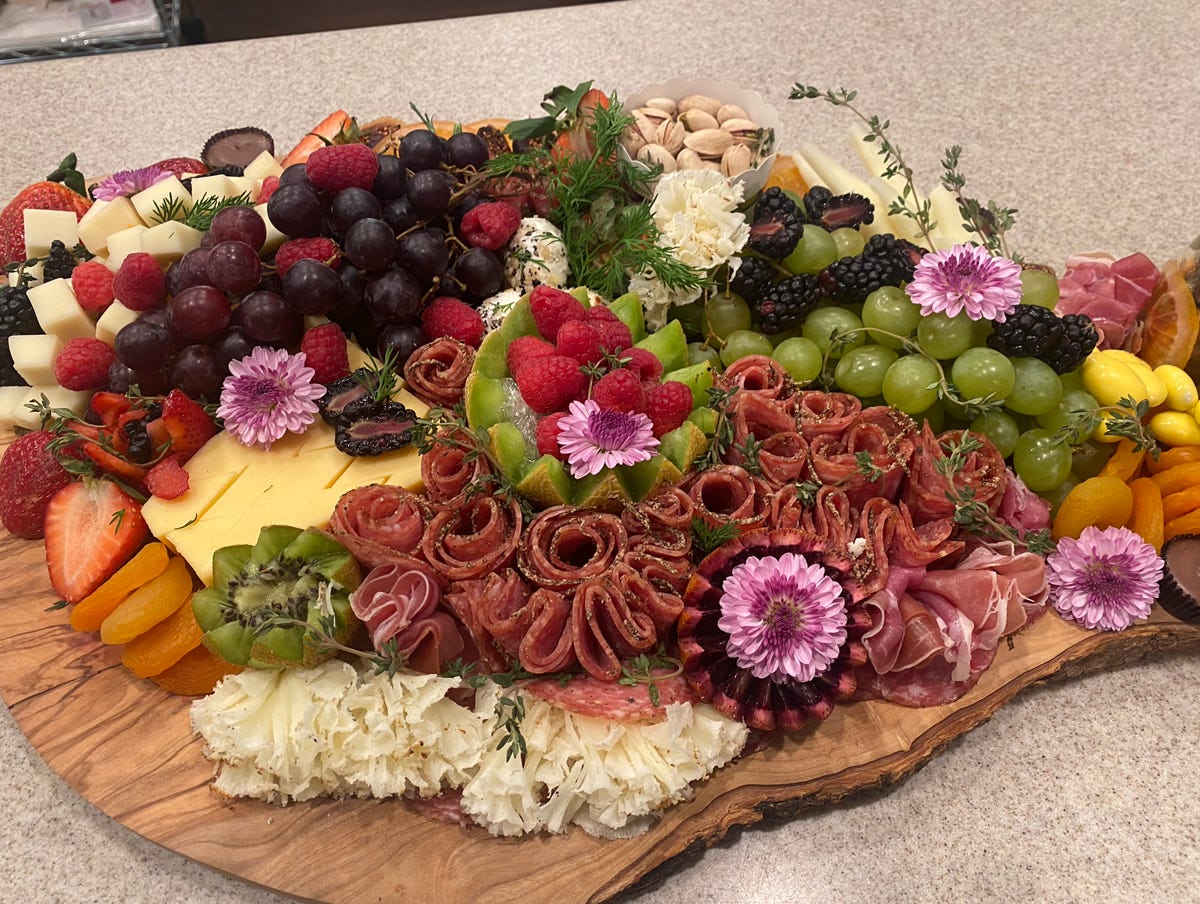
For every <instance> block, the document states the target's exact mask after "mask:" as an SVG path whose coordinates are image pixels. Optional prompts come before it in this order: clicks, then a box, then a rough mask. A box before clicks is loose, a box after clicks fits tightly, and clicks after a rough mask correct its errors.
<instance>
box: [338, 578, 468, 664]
mask: <svg viewBox="0 0 1200 904" xmlns="http://www.w3.org/2000/svg"><path fill="white" fill-rule="evenodd" d="M440 599H441V591H440V590H439V589H438V585H437V584H436V583H435V582H434V581H432V580H431V579H430V578H429V577H428V576H427V575H426V574H424V573H423V572H421V571H417V570H410V569H406V568H404V567H403V566H401V565H394V564H393V565H383V566H381V567H379V568H375V569H372V571H371V572H370V573H369V574H368V575H367V576H366V577H365V578H363V582H362V583H361V584H359V585H358V588H357V589H356V590H355V591H354V592H353V593H351V594H350V607H351V608H352V609H353V610H354V614H355V615H357V616H358V617H359V618H360V619H361V620H362V621H363V623H364V624H365V625H366V626H367V630H368V631H370V633H371V643H372V645H373V646H374V647H375V649H377V650H381V649H383V646H384V644H386V643H388V641H392V640H394V641H395V642H396V649H397V650H398V651H399V652H400V653H401V654H402V655H403V656H404V663H405V665H406V666H408V667H409V668H412V669H416V670H417V671H419V672H432V673H435V674H436V673H437V672H439V671H441V667H442V663H444V662H447V661H448V660H451V659H453V658H454V657H456V656H457V655H458V654H459V653H461V652H462V650H463V638H462V635H461V634H460V633H459V631H458V626H457V625H456V624H455V623H454V619H453V618H451V617H450V616H449V615H448V614H447V613H445V612H442V611H440V610H439V609H438V602H439V601H440Z"/></svg>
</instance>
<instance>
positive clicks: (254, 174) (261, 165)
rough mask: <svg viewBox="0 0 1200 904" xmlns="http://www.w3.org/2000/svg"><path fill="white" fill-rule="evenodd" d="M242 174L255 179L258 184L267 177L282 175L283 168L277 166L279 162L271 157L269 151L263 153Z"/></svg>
mask: <svg viewBox="0 0 1200 904" xmlns="http://www.w3.org/2000/svg"><path fill="white" fill-rule="evenodd" d="M242 174H243V175H245V176H248V177H249V178H251V179H257V180H258V181H259V182H260V183H261V182H262V180H263V179H265V178H267V176H276V177H278V176H281V175H283V167H282V166H280V165H279V161H278V160H276V159H275V158H274V157H273V156H271V152H270V151H263V152H262V153H261V154H259V155H258V156H257V157H255V158H254V159H253V160H251V161H250V163H249V164H248V165H247V166H246V167H245V169H243V170H242Z"/></svg>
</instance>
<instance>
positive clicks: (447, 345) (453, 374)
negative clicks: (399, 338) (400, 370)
mask: <svg viewBox="0 0 1200 904" xmlns="http://www.w3.org/2000/svg"><path fill="white" fill-rule="evenodd" d="M474 363H475V350H474V349H472V348H471V347H470V346H469V345H464V344H463V343H461V342H459V341H458V340H457V339H450V338H448V337H443V338H441V339H434V340H433V341H432V342H430V343H428V344H427V345H422V346H421V347H420V348H419V349H417V350H416V351H415V352H413V353H412V354H411V355H410V356H409V358H408V362H407V363H406V364H405V365H404V380H405V382H407V383H408V388H409V389H411V390H412V391H413V393H414V394H415V395H416V397H417V398H419V399H420V400H421V401H422V402H425V403H426V404H427V405H434V406H441V407H442V408H450V407H451V406H453V405H457V404H458V403H459V402H461V401H462V398H463V390H464V389H465V388H466V385H467V377H468V376H470V374H471V365H472V364H474Z"/></svg>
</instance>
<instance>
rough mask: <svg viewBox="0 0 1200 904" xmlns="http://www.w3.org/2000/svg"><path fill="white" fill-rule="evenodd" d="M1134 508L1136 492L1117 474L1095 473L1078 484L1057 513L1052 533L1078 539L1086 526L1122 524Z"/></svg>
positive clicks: (1055, 537)
mask: <svg viewBox="0 0 1200 904" xmlns="http://www.w3.org/2000/svg"><path fill="white" fill-rule="evenodd" d="M1132 511H1133V493H1132V491H1130V489H1129V485H1128V484H1126V483H1125V481H1123V480H1120V479H1118V478H1116V477H1092V478H1089V479H1088V480H1085V481H1083V482H1082V483H1080V484H1078V485H1077V486H1076V487H1075V488H1074V489H1073V490H1071V492H1069V493H1068V494H1067V498H1066V499H1064V500H1063V504H1062V505H1061V506H1059V509H1058V514H1057V515H1055V516H1054V525H1053V527H1052V529H1051V533H1052V535H1053V537H1054V539H1055V540H1057V539H1059V538H1060V537H1071V538H1072V539H1078V538H1079V535H1080V534H1081V533H1083V529H1084V528H1085V527H1096V528H1100V529H1101V530H1103V529H1104V528H1106V527H1122V526H1124V524H1125V523H1126V522H1127V521H1128V520H1129V515H1130V513H1131V512H1132Z"/></svg>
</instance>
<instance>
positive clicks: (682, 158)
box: [675, 148, 704, 170]
mask: <svg viewBox="0 0 1200 904" xmlns="http://www.w3.org/2000/svg"><path fill="white" fill-rule="evenodd" d="M675 163H676V164H677V165H678V168H679V169H681V170H693V169H704V158H703V157H701V156H700V155H699V154H697V153H696V152H695V151H693V150H692V149H691V148H684V149H683V150H682V151H680V152H679V153H678V154H676V155H675Z"/></svg>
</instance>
